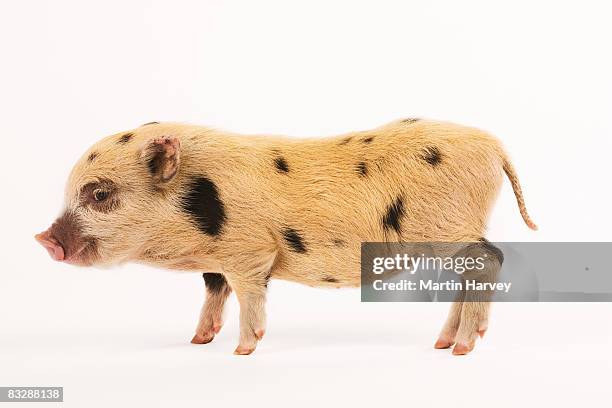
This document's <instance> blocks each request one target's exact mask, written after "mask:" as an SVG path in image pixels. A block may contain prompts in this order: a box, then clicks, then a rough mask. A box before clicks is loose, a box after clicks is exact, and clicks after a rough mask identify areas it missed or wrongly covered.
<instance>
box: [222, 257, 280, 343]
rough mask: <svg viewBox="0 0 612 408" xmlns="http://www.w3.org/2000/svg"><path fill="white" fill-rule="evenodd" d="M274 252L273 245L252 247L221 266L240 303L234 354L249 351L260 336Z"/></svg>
mask: <svg viewBox="0 0 612 408" xmlns="http://www.w3.org/2000/svg"><path fill="white" fill-rule="evenodd" d="M277 253H278V252H277V249H276V248H275V247H271V248H263V249H261V250H259V251H253V252H252V253H251V254H250V256H248V255H247V256H244V257H235V258H234V259H233V261H234V263H233V264H232V265H227V266H226V267H225V269H224V270H225V271H226V277H227V279H228V281H229V284H230V286H231V287H232V289H233V290H234V292H236V297H237V298H238V303H239V304H240V340H239V342H238V347H236V350H235V351H234V354H237V355H248V354H251V353H252V352H253V351H255V348H256V347H257V342H258V341H259V340H261V339H262V338H263V336H264V333H265V331H266V309H265V306H266V293H267V291H268V281H269V280H270V277H271V276H272V267H273V265H274V261H275V260H276V256H277Z"/></svg>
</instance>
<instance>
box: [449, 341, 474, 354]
mask: <svg viewBox="0 0 612 408" xmlns="http://www.w3.org/2000/svg"><path fill="white" fill-rule="evenodd" d="M472 348H473V347H468V346H466V345H465V344H460V343H459V344H457V345H455V348H454V349H453V355H455V356H463V355H465V354H467V353H469V352H470V351H472Z"/></svg>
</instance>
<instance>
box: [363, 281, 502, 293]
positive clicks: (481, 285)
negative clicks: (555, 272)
mask: <svg viewBox="0 0 612 408" xmlns="http://www.w3.org/2000/svg"><path fill="white" fill-rule="evenodd" d="M372 286H373V288H374V290H408V291H411V290H434V291H439V290H448V291H461V290H466V291H476V292H480V291H489V290H490V291H503V292H505V293H508V292H509V291H510V287H511V286H512V282H477V281H475V280H466V281H463V282H455V281H445V282H435V281H433V280H431V279H430V280H419V281H418V282H415V281H410V280H407V279H402V280H400V281H398V282H384V281H383V280H381V279H378V280H375V281H374V282H373V284H372Z"/></svg>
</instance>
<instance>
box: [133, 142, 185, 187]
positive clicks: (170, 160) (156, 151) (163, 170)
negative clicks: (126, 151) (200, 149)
mask: <svg viewBox="0 0 612 408" xmlns="http://www.w3.org/2000/svg"><path fill="white" fill-rule="evenodd" d="M140 157H141V158H142V160H143V162H144V163H146V165H147V167H148V169H149V172H150V173H151V177H152V178H153V180H154V181H156V182H159V183H166V182H168V181H170V180H172V178H173V177H174V176H175V175H176V173H177V172H178V168H179V164H180V157H181V143H180V141H179V139H178V138H177V137H175V136H162V137H158V138H156V139H152V140H150V141H148V142H147V144H146V145H145V146H144V147H143V149H142V152H141V154H140Z"/></svg>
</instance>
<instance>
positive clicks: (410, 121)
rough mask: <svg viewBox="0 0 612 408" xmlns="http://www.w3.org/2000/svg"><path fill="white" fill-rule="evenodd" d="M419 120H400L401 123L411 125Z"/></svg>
mask: <svg viewBox="0 0 612 408" xmlns="http://www.w3.org/2000/svg"><path fill="white" fill-rule="evenodd" d="M419 120H421V119H419V118H407V119H404V120H402V123H406V124H411V123H414V122H418V121H419Z"/></svg>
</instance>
